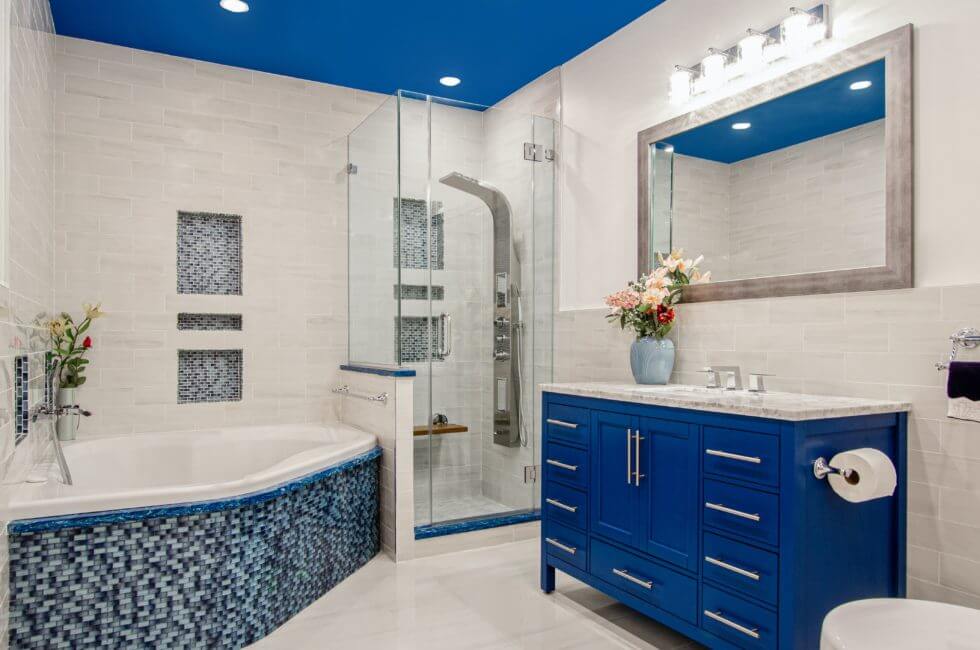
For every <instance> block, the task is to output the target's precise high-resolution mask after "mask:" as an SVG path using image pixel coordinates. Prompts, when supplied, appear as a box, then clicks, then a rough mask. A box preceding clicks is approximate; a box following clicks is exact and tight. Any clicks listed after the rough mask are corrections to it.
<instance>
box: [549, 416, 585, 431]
mask: <svg viewBox="0 0 980 650" xmlns="http://www.w3.org/2000/svg"><path fill="white" fill-rule="evenodd" d="M546 422H547V423H548V424H553V425H555V426H556V427H564V428H565V429H578V425H577V424H575V423H574V422H565V421H564V420H552V419H551V418H548V419H547V420H546Z"/></svg>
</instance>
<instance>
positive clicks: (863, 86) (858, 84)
mask: <svg viewBox="0 0 980 650" xmlns="http://www.w3.org/2000/svg"><path fill="white" fill-rule="evenodd" d="M850 87H851V90H867V89H868V88H870V87H871V82H870V81H868V80H867V79H863V80H861V81H855V82H854V83H852V84H851V86H850Z"/></svg>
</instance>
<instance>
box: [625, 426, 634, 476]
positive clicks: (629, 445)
mask: <svg viewBox="0 0 980 650" xmlns="http://www.w3.org/2000/svg"><path fill="white" fill-rule="evenodd" d="M632 482H633V430H632V429H627V430H626V485H629V484H631V483H632Z"/></svg>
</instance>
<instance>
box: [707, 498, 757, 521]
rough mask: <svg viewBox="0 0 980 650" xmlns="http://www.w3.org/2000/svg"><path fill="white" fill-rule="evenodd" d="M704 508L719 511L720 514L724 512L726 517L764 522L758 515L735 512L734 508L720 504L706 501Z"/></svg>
mask: <svg viewBox="0 0 980 650" xmlns="http://www.w3.org/2000/svg"><path fill="white" fill-rule="evenodd" d="M704 507H705V508H709V509H711V510H717V511H718V512H724V513H725V514H726V515H733V516H735V517H741V518H742V519H750V520H752V521H762V517H760V516H759V515H757V514H750V513H748V512H742V511H741V510H735V509H734V508H729V507H728V506H723V505H721V504H720V503H711V502H710V501H705V502H704Z"/></svg>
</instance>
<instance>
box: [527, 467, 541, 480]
mask: <svg viewBox="0 0 980 650" xmlns="http://www.w3.org/2000/svg"><path fill="white" fill-rule="evenodd" d="M540 470H541V466H540V465H525V466H524V482H525V483H537V482H538V472H539V471H540Z"/></svg>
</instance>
